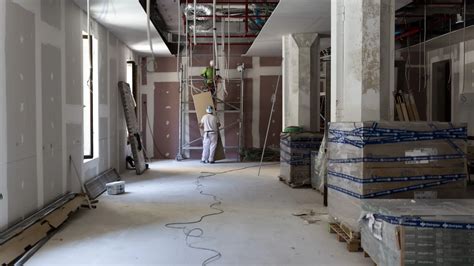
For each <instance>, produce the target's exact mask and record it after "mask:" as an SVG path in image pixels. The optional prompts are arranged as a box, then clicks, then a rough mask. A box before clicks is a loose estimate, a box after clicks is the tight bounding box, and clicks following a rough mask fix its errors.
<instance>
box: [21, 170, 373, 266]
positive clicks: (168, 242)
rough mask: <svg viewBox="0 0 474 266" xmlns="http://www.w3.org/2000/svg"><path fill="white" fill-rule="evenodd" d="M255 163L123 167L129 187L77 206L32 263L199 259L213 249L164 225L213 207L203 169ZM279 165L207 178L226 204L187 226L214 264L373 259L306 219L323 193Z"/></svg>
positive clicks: (365, 261)
mask: <svg viewBox="0 0 474 266" xmlns="http://www.w3.org/2000/svg"><path fill="white" fill-rule="evenodd" d="M250 165H254V164H240V163H239V164H237V163H218V164H215V165H201V164H200V163H199V162H197V161H185V162H175V161H160V162H155V163H152V164H151V169H150V170H149V171H147V172H146V174H144V175H142V176H134V175H133V173H132V172H130V173H127V174H124V175H123V178H124V179H125V180H126V182H127V185H126V191H127V193H126V194H123V195H118V196H108V195H103V196H101V197H100V198H99V200H100V202H99V204H98V206H97V209H95V210H81V211H79V212H78V213H77V214H76V215H74V217H73V218H72V219H71V220H70V221H69V222H68V223H67V224H66V225H65V226H64V227H63V229H62V230H61V231H60V232H59V233H58V234H56V235H55V236H54V237H53V238H52V239H51V240H50V241H49V242H48V243H47V244H46V245H45V246H44V247H43V248H41V249H40V250H39V251H38V253H36V254H35V255H34V256H33V257H32V258H31V259H30V260H29V262H28V263H27V265H85V264H87V265H105V264H113V265H138V264H140V265H142V264H143V265H144V264H147V265H178V264H186V265H200V264H201V263H202V261H204V260H205V259H206V258H208V257H210V256H212V255H214V253H212V252H209V251H202V250H196V249H191V248H189V247H187V246H186V242H185V237H184V234H183V232H182V231H181V230H176V229H168V228H166V227H165V226H164V225H165V224H166V223H171V222H179V221H190V220H194V219H197V218H199V217H200V216H201V215H203V214H206V213H209V212H211V211H212V210H210V209H209V204H210V203H211V202H212V198H210V197H207V196H203V195H200V194H199V192H198V191H197V190H196V183H195V181H196V177H197V176H198V175H199V173H200V172H201V171H225V170H229V169H233V168H240V167H245V166H250ZM278 167H279V166H278V165H271V166H265V167H264V168H263V170H262V174H261V176H260V177H258V176H257V171H258V169H257V168H250V169H246V170H242V171H237V172H230V173H226V174H221V175H217V176H212V177H206V178H204V180H202V184H203V189H204V190H205V191H206V192H209V193H213V194H215V195H217V196H218V197H219V198H220V199H221V200H222V205H221V208H222V209H223V210H224V211H225V212H224V213H223V214H221V215H218V216H212V217H208V218H205V219H204V221H203V222H201V223H200V224H198V225H191V226H189V229H192V228H194V227H201V228H202V229H203V230H204V236H203V238H202V239H191V241H192V242H193V243H195V245H199V246H203V247H207V248H212V249H217V250H219V251H220V252H221V253H222V257H221V258H220V259H219V260H217V261H215V262H214V263H212V264H210V265H230V264H233V265H373V264H372V263H371V261H370V260H369V259H367V258H364V256H363V255H362V253H349V252H348V251H347V250H346V249H345V245H344V244H343V243H339V242H338V241H336V238H335V236H334V235H332V234H329V233H328V230H327V223H326V222H324V221H321V222H318V223H315V224H305V223H304V221H303V220H302V219H300V218H299V217H295V216H293V215H292V213H294V212H297V211H299V210H301V209H308V208H310V209H313V210H315V212H317V213H318V212H322V213H324V212H326V210H325V208H324V207H323V206H322V197H321V195H320V194H319V193H317V192H315V191H313V190H311V189H291V188H289V187H288V186H286V185H284V184H283V183H281V182H280V181H278V179H277V177H276V176H277V175H278V172H279V168H278ZM324 217H325V216H321V218H324Z"/></svg>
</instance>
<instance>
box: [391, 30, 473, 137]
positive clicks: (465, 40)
mask: <svg viewBox="0 0 474 266" xmlns="http://www.w3.org/2000/svg"><path fill="white" fill-rule="evenodd" d="M425 55H426V59H425V57H424V56H425ZM396 58H397V59H401V60H405V61H408V62H409V64H408V65H407V66H408V70H407V72H406V75H403V76H402V77H401V78H399V79H398V82H397V84H398V89H407V85H408V89H410V90H412V91H413V92H414V95H415V100H416V102H417V105H418V108H419V112H420V114H421V117H422V119H423V118H425V119H426V120H428V121H430V120H431V114H430V111H429V110H431V104H430V100H429V99H430V97H431V96H430V95H431V94H430V93H431V88H432V85H433V84H432V78H433V74H432V65H433V63H435V62H439V61H443V60H450V62H451V86H452V95H451V99H452V104H451V107H452V110H451V116H452V117H451V121H452V122H457V123H460V122H462V123H468V134H469V135H470V136H474V111H473V110H474V75H473V73H474V26H471V27H468V28H466V30H465V31H464V30H458V31H454V32H451V33H449V34H445V35H443V36H440V37H437V38H434V39H431V40H429V41H427V42H426V44H424V43H421V44H419V45H414V46H411V47H410V48H403V49H399V50H397V51H396ZM425 66H426V70H425ZM425 77H426V85H425Z"/></svg>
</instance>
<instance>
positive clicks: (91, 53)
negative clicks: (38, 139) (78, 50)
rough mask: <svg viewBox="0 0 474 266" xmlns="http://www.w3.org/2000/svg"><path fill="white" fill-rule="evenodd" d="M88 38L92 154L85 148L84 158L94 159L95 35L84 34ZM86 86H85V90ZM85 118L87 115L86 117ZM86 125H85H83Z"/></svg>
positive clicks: (83, 38) (84, 38) (84, 37)
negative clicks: (86, 152) (87, 152)
mask: <svg viewBox="0 0 474 266" xmlns="http://www.w3.org/2000/svg"><path fill="white" fill-rule="evenodd" d="M86 39H88V44H89V65H90V67H89V81H88V89H89V105H90V112H89V113H90V117H89V119H90V131H89V134H90V154H85V152H84V150H83V153H84V159H93V158H94V63H93V62H94V58H93V56H94V51H93V36H92V35H91V34H89V35H87V34H83V35H82V40H83V43H84V40H86ZM84 89H85V88H83V90H84ZM84 119H85V117H84ZM83 126H84V125H83Z"/></svg>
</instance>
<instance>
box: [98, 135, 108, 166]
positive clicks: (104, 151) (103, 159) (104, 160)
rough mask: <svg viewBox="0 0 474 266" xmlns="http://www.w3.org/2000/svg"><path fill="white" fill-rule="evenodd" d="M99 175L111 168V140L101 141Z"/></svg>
mask: <svg viewBox="0 0 474 266" xmlns="http://www.w3.org/2000/svg"><path fill="white" fill-rule="evenodd" d="M99 153H100V156H99V173H101V172H103V171H105V170H107V169H108V168H109V139H100V140H99Z"/></svg>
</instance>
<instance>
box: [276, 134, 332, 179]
mask: <svg viewBox="0 0 474 266" xmlns="http://www.w3.org/2000/svg"><path fill="white" fill-rule="evenodd" d="M322 137H323V135H322V134H321V133H312V132H302V133H281V135H280V149H281V152H280V179H281V180H283V181H284V182H285V183H287V184H288V185H290V186H292V187H299V186H305V185H311V151H317V150H318V149H319V146H320V145H321V141H322Z"/></svg>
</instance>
